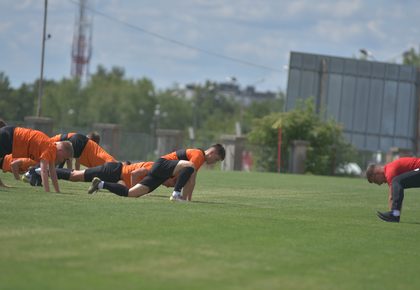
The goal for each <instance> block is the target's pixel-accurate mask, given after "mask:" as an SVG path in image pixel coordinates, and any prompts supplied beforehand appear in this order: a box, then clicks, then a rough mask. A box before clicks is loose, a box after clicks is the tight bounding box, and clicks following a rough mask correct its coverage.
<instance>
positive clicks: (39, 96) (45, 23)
mask: <svg viewBox="0 0 420 290" xmlns="http://www.w3.org/2000/svg"><path fill="white" fill-rule="evenodd" d="M47 6H48V0H45V2H44V29H43V33H42V52H41V75H40V77H39V86H38V106H37V110H36V116H37V117H40V116H41V101H42V94H43V87H42V83H43V79H44V56H45V40H46V38H45V33H46V29H47Z"/></svg>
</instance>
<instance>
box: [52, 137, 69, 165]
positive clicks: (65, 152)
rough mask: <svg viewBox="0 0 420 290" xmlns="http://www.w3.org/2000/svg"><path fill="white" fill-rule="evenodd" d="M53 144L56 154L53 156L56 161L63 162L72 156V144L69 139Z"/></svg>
mask: <svg viewBox="0 0 420 290" xmlns="http://www.w3.org/2000/svg"><path fill="white" fill-rule="evenodd" d="M55 145H56V146H57V156H56V158H55V159H56V162H57V163H63V162H64V161H66V160H68V159H70V158H73V155H74V151H73V145H72V144H71V142H70V141H61V142H56V143H55Z"/></svg>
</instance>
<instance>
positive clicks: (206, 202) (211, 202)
mask: <svg viewBox="0 0 420 290" xmlns="http://www.w3.org/2000/svg"><path fill="white" fill-rule="evenodd" d="M150 197H158V198H165V199H168V200H169V196H167V195H159V194H154V195H150ZM190 202H191V203H203V204H224V205H226V204H229V203H226V202H218V201H202V200H192V201H190Z"/></svg>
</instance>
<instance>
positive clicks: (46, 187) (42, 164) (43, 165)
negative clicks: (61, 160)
mask: <svg viewBox="0 0 420 290" xmlns="http://www.w3.org/2000/svg"><path fill="white" fill-rule="evenodd" d="M39 165H40V167H41V179H42V186H43V187H44V190H45V192H50V184H49V180H48V161H47V160H44V159H41V162H40V163H39ZM53 167H54V166H53Z"/></svg>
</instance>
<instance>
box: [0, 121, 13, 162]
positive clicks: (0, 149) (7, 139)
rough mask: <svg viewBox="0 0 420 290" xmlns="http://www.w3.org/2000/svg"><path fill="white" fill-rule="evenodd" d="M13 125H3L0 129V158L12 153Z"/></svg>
mask: <svg viewBox="0 0 420 290" xmlns="http://www.w3.org/2000/svg"><path fill="white" fill-rule="evenodd" d="M14 131H15V127H14V126H5V127H2V128H1V129H0V158H2V157H4V156H6V155H7V154H10V153H12V150H13V132H14Z"/></svg>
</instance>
